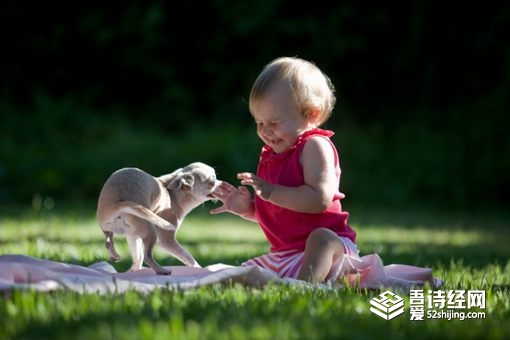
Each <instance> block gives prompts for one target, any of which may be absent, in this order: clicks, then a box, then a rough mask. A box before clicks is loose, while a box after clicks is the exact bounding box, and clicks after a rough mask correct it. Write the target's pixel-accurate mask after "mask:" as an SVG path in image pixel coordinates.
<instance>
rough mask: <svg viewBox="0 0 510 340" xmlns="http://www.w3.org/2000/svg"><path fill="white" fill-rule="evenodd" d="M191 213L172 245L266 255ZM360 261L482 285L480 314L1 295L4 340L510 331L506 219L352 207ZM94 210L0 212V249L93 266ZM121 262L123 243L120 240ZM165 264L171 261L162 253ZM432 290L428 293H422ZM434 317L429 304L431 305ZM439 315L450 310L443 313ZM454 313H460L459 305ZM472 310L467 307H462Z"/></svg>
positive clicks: (257, 235)
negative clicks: (370, 257)
mask: <svg viewBox="0 0 510 340" xmlns="http://www.w3.org/2000/svg"><path fill="white" fill-rule="evenodd" d="M210 208H211V206H210V205H209V203H208V204H206V205H204V206H203V207H200V208H198V209H197V210H195V211H194V212H192V213H191V214H190V215H189V216H188V218H187V220H185V222H184V224H183V228H182V229H181V230H180V232H179V240H180V241H181V243H182V244H183V245H185V246H186V247H187V248H188V249H189V250H190V251H191V252H192V253H193V254H194V255H195V257H196V258H197V259H198V260H199V262H201V264H202V265H208V264H213V263H218V262H222V263H228V264H234V265H237V264H240V263H241V262H242V261H243V260H245V259H247V258H250V257H252V256H255V255H257V254H261V253H264V252H266V250H267V245H266V242H265V239H264V237H263V235H262V233H261V231H260V230H259V229H258V227H257V226H256V225H255V224H252V223H248V222H244V221H242V220H240V219H238V218H236V217H234V216H229V215H217V216H210V215H208V213H207V212H208V210H209V209H210ZM351 216H352V217H351V219H350V223H351V225H352V226H353V227H354V228H355V229H356V230H357V231H358V246H359V247H360V249H361V252H362V255H364V254H368V253H373V252H377V253H379V254H380V255H381V257H382V258H383V260H384V261H385V263H386V264H390V263H405V264H411V265H417V266H427V267H431V268H433V270H434V273H435V275H436V276H438V277H440V278H442V279H444V280H445V284H444V286H443V287H441V288H440V290H442V291H444V292H445V293H448V292H451V291H455V290H457V291H458V290H463V291H466V292H467V291H469V290H482V291H484V292H485V308H483V309H482V308H476V309H473V310H472V311H477V312H483V313H485V318H483V319H464V320H461V319H460V317H459V316H457V317H454V318H452V320H447V319H431V318H425V319H424V320H423V321H411V320H410V310H409V308H408V307H407V306H409V302H410V297H409V296H408V295H405V294H402V293H401V292H399V291H395V293H396V294H399V296H401V297H403V298H404V300H405V304H406V309H405V312H404V314H403V315H400V316H397V317H395V318H394V319H391V320H385V319H383V318H381V317H379V316H377V315H375V314H373V313H372V312H371V311H370V307H371V305H370V300H371V299H372V298H375V297H377V296H378V295H379V294H381V293H382V291H381V292H379V291H359V290H356V289H350V288H343V289H338V288H336V289H332V288H328V287H324V286H317V287H312V288H305V287H297V286H277V285H268V286H265V287H261V288H257V289H255V288H246V287H243V286H240V285H236V284H227V285H222V286H219V285H218V286H210V287H202V288H199V289H196V290H192V291H184V292H183V291H168V290H164V289H161V290H156V291H154V292H152V293H151V294H149V295H143V294H141V293H138V292H135V291H132V292H128V293H125V294H122V295H115V294H110V295H107V296H100V295H96V294H83V295H80V294H78V293H75V292H70V291H56V292H51V293H39V292H33V291H16V292H13V293H6V294H3V295H0V339H50V338H51V339H69V338H73V339H88V338H94V339H341V338H349V339H373V338H385V339H409V338H413V339H421V338H427V339H428V338H431V337H437V338H442V339H445V338H452V339H453V338H455V339H458V338H464V339H481V338H483V339H506V338H508V334H510V261H509V259H510V247H508V245H509V244H510V228H509V222H508V221H509V218H508V217H510V216H509V215H508V214H507V213H493V212H482V213H473V212H471V213H459V212H444V211H443V212H437V211H434V212H431V211H420V210H412V211H411V210H407V211H405V212H395V211H386V210H373V209H365V208H363V207H361V208H356V209H352V210H351ZM103 244H104V239H103V235H102V233H101V231H100V229H99V227H98V226H97V224H96V222H95V218H94V210H93V208H91V207H90V206H84V207H71V208H66V209H64V208H58V207H56V208H55V207H54V208H52V209H44V208H42V209H40V210H38V211H33V210H22V209H16V210H14V211H12V210H11V211H3V212H2V213H1V214H0V254H25V255H30V256H35V257H40V258H46V259H51V260H56V261H63V262H69V263H76V264H80V265H89V264H92V263H94V262H98V261H104V260H106V259H107V252H106V250H105V249H104V245H103ZM117 245H118V249H119V252H120V253H121V254H122V255H124V258H125V260H124V261H123V262H120V263H118V264H115V266H116V268H117V269H118V270H119V271H121V270H126V269H127V268H128V267H129V265H130V263H129V261H130V259H129V255H128V249H127V244H126V242H125V241H124V240H122V239H120V238H119V240H118V241H117ZM155 255H156V258H157V259H158V261H159V262H160V263H161V264H163V265H179V263H178V262H177V261H176V260H174V259H172V258H169V257H168V256H166V255H165V254H164V253H163V252H161V251H160V250H159V249H156V252H155ZM425 294H426V295H427V294H428V290H425ZM436 310H437V309H436ZM444 310H446V309H444ZM457 311H461V310H457ZM464 311H466V312H468V311H467V310H464Z"/></svg>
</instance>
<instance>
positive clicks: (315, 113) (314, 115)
mask: <svg viewBox="0 0 510 340" xmlns="http://www.w3.org/2000/svg"><path fill="white" fill-rule="evenodd" d="M305 117H306V118H307V119H308V121H309V122H310V123H314V124H316V125H320V124H319V123H320V117H321V110H320V108H318V107H311V108H309V109H307V110H306V114H305Z"/></svg>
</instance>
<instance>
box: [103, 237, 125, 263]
mask: <svg viewBox="0 0 510 340" xmlns="http://www.w3.org/2000/svg"><path fill="white" fill-rule="evenodd" d="M103 233H104V236H105V237H106V242H105V244H104V245H105V247H106V249H108V252H109V253H110V260H111V261H113V262H119V261H120V260H121V259H122V257H121V256H120V255H119V253H117V250H116V249H115V244H114V243H113V232H111V231H103Z"/></svg>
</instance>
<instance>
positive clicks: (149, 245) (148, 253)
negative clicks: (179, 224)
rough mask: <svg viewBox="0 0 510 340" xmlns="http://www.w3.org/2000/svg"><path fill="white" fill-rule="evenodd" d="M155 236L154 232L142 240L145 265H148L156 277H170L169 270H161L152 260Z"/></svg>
mask: <svg viewBox="0 0 510 340" xmlns="http://www.w3.org/2000/svg"><path fill="white" fill-rule="evenodd" d="M156 241H157V235H156V233H155V232H153V233H150V235H147V236H146V237H144V238H143V244H144V248H145V263H146V264H147V265H149V267H151V268H152V269H153V270H154V271H155V272H156V273H157V274H158V275H170V274H171V273H172V271H171V270H169V269H165V268H163V267H162V266H161V265H159V264H158V263H157V262H156V260H154V256H153V253H152V251H153V249H154V246H155V245H156Z"/></svg>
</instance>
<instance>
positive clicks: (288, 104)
mask: <svg viewBox="0 0 510 340" xmlns="http://www.w3.org/2000/svg"><path fill="white" fill-rule="evenodd" d="M271 90H272V91H268V92H267V93H266V94H265V95H263V96H262V97H261V98H260V99H259V100H258V102H257V103H256V104H255V105H254V107H253V112H252V114H253V117H254V119H255V123H256V124H257V135H258V136H259V137H260V139H262V141H263V142H264V143H265V144H266V145H268V146H270V147H271V148H272V149H273V151H274V152H276V153H281V152H284V151H286V150H288V149H289V148H290V147H291V146H292V145H294V143H295V142H296V140H297V138H298V137H299V136H300V135H301V134H302V133H303V132H305V131H306V130H309V129H310V128H312V127H314V126H313V124H311V123H310V122H309V121H308V120H307V119H305V118H304V117H303V116H302V115H301V114H300V113H299V111H298V109H297V107H296V105H295V104H294V102H293V100H292V99H293V98H292V96H291V95H290V93H289V90H288V89H286V88H285V87H284V86H282V85H274V86H273V88H272V89H271Z"/></svg>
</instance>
